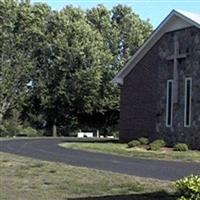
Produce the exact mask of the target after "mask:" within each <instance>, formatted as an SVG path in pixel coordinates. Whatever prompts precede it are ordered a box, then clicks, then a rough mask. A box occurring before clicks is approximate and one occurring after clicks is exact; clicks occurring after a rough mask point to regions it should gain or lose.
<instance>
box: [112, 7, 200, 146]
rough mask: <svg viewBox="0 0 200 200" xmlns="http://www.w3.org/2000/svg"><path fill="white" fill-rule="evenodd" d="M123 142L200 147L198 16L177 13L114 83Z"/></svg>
mask: <svg viewBox="0 0 200 200" xmlns="http://www.w3.org/2000/svg"><path fill="white" fill-rule="evenodd" d="M113 81H114V82H116V83H118V84H119V85H120V88H121V104H120V122H119V128H120V139H121V140H123V141H129V140H132V139H137V138H139V137H148V138H149V139H151V140H153V139H157V138H163V139H164V140H165V141H166V142H167V144H168V145H174V144H175V143H177V142H184V143H187V144H188V145H189V146H190V148H196V149H200V14H194V13H190V12H185V11H179V10H173V11H172V12H171V13H170V14H169V15H168V16H167V17H166V18H165V19H164V20H163V21H162V22H161V24H160V25H159V26H158V27H157V28H156V29H155V31H154V32H153V33H152V34H151V35H150V37H149V38H148V39H147V40H146V42H145V43H144V44H143V45H142V46H141V47H140V48H139V50H138V51H137V52H136V53H135V55H133V57H132V58H131V59H130V60H129V62H128V63H127V64H126V66H125V67H124V68H123V69H122V70H121V71H120V72H119V73H118V74H117V75H116V77H115V78H114V80H113Z"/></svg>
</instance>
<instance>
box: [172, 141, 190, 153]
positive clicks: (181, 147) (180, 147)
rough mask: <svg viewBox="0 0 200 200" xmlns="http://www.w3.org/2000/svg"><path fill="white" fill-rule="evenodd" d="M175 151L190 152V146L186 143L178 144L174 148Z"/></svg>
mask: <svg viewBox="0 0 200 200" xmlns="http://www.w3.org/2000/svg"><path fill="white" fill-rule="evenodd" d="M174 151H188V145H187V144H185V143H177V144H176V145H175V146H174Z"/></svg>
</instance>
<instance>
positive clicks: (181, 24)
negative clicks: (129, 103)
mask: <svg viewBox="0 0 200 200" xmlns="http://www.w3.org/2000/svg"><path fill="white" fill-rule="evenodd" d="M191 26H196V27H197V28H200V14H195V13H190V12H187V11H181V10H172V11H171V13H170V14H169V15H168V16H167V17H166V18H165V19H164V20H163V21H162V22H161V23H160V25H159V26H158V27H157V28H156V29H155V30H154V31H153V33H152V34H151V35H150V37H149V38H148V39H147V40H146V41H145V42H144V44H143V45H142V46H141V47H140V48H139V49H138V51H136V53H135V54H134V55H133V57H132V58H131V59H130V60H129V61H128V63H127V64H126V65H125V66H124V67H123V68H122V69H121V71H120V72H119V73H118V74H117V75H116V76H115V78H114V79H113V80H112V82H114V83H119V84H123V80H124V78H125V77H126V76H127V75H128V74H129V72H130V71H131V70H132V69H133V68H134V67H135V66H136V64H137V63H138V62H139V61H140V60H141V59H142V58H143V57H144V55H145V54H146V53H147V52H148V51H149V50H150V49H151V48H152V47H153V45H154V44H155V43H156V42H157V41H158V40H159V39H160V38H161V37H162V36H163V34H164V33H166V32H170V31H175V30H179V29H183V28H187V27H191Z"/></svg>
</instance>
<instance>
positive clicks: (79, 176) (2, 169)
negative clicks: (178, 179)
mask: <svg viewBox="0 0 200 200" xmlns="http://www.w3.org/2000/svg"><path fill="white" fill-rule="evenodd" d="M163 190H165V191H166V192H173V191H174V184H173V183H172V182H167V181H159V180H155V179H145V178H139V177H134V176H128V175H122V174H117V173H111V172H105V171H100V170H94V169H87V168H80V167H73V166H68V165H65V164H61V163H51V162H46V161H39V160H34V159H29V158H24V157H20V156H16V155H12V154H7V153H0V199H1V200H11V199H15V200H27V199H28V200H38V199H39V200H67V199H68V198H75V197H87V196H103V195H117V194H126V195H127V194H141V193H142V194H143V193H144V195H145V193H149V192H155V193H157V192H159V191H163Z"/></svg>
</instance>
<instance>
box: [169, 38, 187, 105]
mask: <svg viewBox="0 0 200 200" xmlns="http://www.w3.org/2000/svg"><path fill="white" fill-rule="evenodd" d="M186 57H187V54H186V53H181V54H179V43H178V38H177V36H176V35H175V36H174V55H172V56H169V57H167V60H170V61H171V60H172V61H173V62H174V73H173V103H178V60H180V59H184V58H186Z"/></svg>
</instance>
